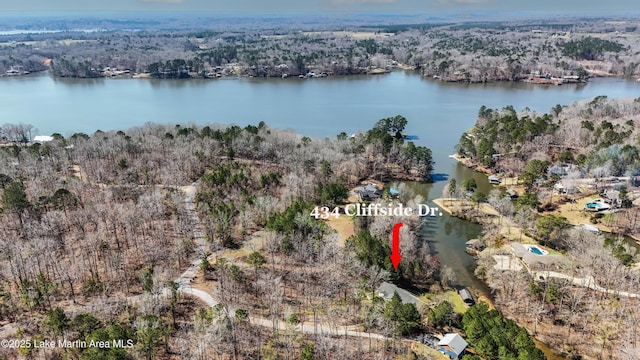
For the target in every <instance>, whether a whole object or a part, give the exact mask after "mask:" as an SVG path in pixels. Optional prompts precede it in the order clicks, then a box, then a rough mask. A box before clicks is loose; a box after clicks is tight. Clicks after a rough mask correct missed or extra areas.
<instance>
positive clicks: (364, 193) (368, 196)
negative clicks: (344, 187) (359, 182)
mask: <svg viewBox="0 0 640 360" xmlns="http://www.w3.org/2000/svg"><path fill="white" fill-rule="evenodd" d="M354 192H355V193H356V194H357V195H358V197H360V200H363V201H365V200H375V199H377V198H379V197H380V196H382V191H381V190H380V189H378V187H377V186H375V185H373V184H367V185H365V186H361V187H359V188H357V189H356V190H355V191H354Z"/></svg>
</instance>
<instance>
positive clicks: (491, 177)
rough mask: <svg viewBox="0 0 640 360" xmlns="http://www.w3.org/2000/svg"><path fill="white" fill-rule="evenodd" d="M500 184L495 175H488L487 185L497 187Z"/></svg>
mask: <svg viewBox="0 0 640 360" xmlns="http://www.w3.org/2000/svg"><path fill="white" fill-rule="evenodd" d="M501 182H502V180H500V178H499V177H497V176H496V175H489V184H494V185H498V184H500V183H501Z"/></svg>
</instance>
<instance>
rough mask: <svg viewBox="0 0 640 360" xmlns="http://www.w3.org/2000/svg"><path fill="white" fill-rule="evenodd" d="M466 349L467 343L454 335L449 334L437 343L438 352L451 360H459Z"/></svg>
mask: <svg viewBox="0 0 640 360" xmlns="http://www.w3.org/2000/svg"><path fill="white" fill-rule="evenodd" d="M466 348H467V342H466V341H465V340H464V339H463V338H462V336H460V335H458V334H455V333H449V334H447V335H445V336H444V337H443V338H442V340H440V341H438V351H440V352H441V353H443V354H445V355H447V356H449V357H450V358H452V359H460V358H461V357H462V355H464V350H465V349H466Z"/></svg>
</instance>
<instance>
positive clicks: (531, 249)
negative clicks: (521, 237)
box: [529, 246, 544, 255]
mask: <svg viewBox="0 0 640 360" xmlns="http://www.w3.org/2000/svg"><path fill="white" fill-rule="evenodd" d="M529 251H531V252H532V253H534V254H536V255H544V253H543V252H542V250H540V249H538V248H537V247H536V246H531V247H529Z"/></svg>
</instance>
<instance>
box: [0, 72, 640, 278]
mask: <svg viewBox="0 0 640 360" xmlns="http://www.w3.org/2000/svg"><path fill="white" fill-rule="evenodd" d="M597 95H607V96H609V97H634V98H635V97H638V96H640V83H638V82H635V81H629V80H622V79H596V80H593V81H592V82H590V83H588V84H581V85H567V86H543V85H532V84H522V83H500V84H485V85H481V84H454V83H442V82H439V81H434V80H431V79H425V78H422V77H420V76H417V75H415V74H413V73H408V72H403V71H396V72H393V73H390V74H386V75H376V76H353V77H329V78H321V79H297V78H294V79H248V78H237V79H217V80H150V79H87V80H84V79H54V78H52V77H50V76H48V75H46V74H38V75H32V76H28V77H5V78H0V123H7V122H12V123H28V124H33V125H34V126H35V127H36V128H37V129H38V133H39V134H51V133H54V132H58V133H61V134H63V135H65V136H68V135H70V134H72V133H74V132H85V133H88V134H91V133H93V132H94V131H95V130H98V129H101V130H112V129H126V128H128V127H131V126H136V125H142V124H144V123H146V122H149V121H151V122H158V123H172V124H173V123H185V122H194V123H198V124H205V123H235V124H238V125H241V126H244V125H247V124H257V123H258V122H260V121H265V122H266V123H267V124H268V125H270V126H272V127H275V128H280V129H293V130H295V131H297V132H299V133H301V134H305V135H309V136H316V137H327V136H335V135H336V134H338V133H340V132H342V131H344V132H347V133H349V134H350V133H354V132H358V131H365V130H367V129H369V128H370V127H371V126H372V125H373V124H374V123H375V122H376V121H377V120H378V119H380V118H383V117H388V116H394V115H397V114H401V115H403V116H405V117H406V118H407V119H408V120H409V125H408V127H407V130H406V133H407V134H411V135H417V136H419V138H420V139H419V140H418V141H416V143H418V144H419V145H425V146H428V147H430V148H431V149H432V150H433V154H434V159H435V161H436V165H435V173H436V180H437V181H436V182H435V183H434V184H410V186H411V188H412V189H413V190H414V191H415V192H417V193H420V194H422V195H423V196H424V197H425V198H428V199H434V198H437V197H441V196H442V191H443V187H444V185H445V184H446V183H447V181H448V179H449V178H450V177H451V176H453V177H455V178H456V179H458V181H461V180H462V179H464V178H468V177H475V178H476V180H477V181H478V182H479V184H480V189H486V188H487V187H488V184H487V180H486V177H485V176H483V175H481V174H478V173H475V172H472V171H470V170H468V169H466V168H464V167H462V166H459V165H458V164H456V162H455V161H453V160H452V159H450V158H448V155H449V154H452V153H453V152H454V146H455V144H456V143H457V142H458V139H459V137H460V135H461V133H462V132H463V131H465V130H467V129H469V128H470V127H471V126H473V124H474V122H475V118H476V114H477V112H478V109H479V108H480V106H482V105H486V106H488V107H491V108H502V107H504V106H505V105H513V106H514V107H515V108H516V109H523V108H524V107H529V108H530V109H533V110H535V111H539V112H546V111H549V109H551V107H553V106H554V105H556V104H569V103H571V102H573V101H576V100H580V99H585V98H591V97H594V96H597ZM479 231H480V227H479V226H477V225H473V224H470V223H468V222H465V221H461V220H458V219H455V218H452V217H449V216H447V215H445V216H443V217H441V218H437V219H434V220H432V221H430V222H429V223H428V224H427V226H425V228H424V231H423V236H424V238H425V240H426V241H428V242H430V243H431V244H432V246H433V247H434V248H435V250H436V251H437V252H438V256H439V258H440V260H441V262H442V263H443V264H444V265H447V266H450V267H452V268H453V269H454V270H455V271H456V273H457V274H458V275H457V280H458V282H460V283H461V284H462V285H465V286H472V287H475V288H477V289H484V287H483V285H482V283H480V282H479V281H478V280H477V279H476V278H475V277H474V276H473V267H474V260H473V258H472V257H470V256H468V255H467V254H466V253H465V252H464V243H465V242H466V241H467V240H468V239H469V238H473V237H476V236H478V234H479Z"/></svg>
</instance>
